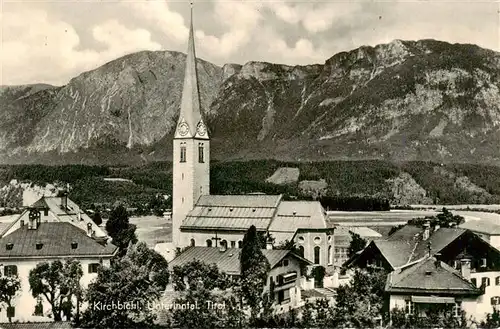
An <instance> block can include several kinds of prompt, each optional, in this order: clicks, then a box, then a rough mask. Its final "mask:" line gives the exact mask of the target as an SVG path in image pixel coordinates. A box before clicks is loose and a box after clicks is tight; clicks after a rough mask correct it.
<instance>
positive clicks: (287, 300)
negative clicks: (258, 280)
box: [281, 289, 290, 304]
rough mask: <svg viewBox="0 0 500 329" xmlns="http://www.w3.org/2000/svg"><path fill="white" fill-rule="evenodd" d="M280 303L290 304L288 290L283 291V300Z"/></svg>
mask: <svg viewBox="0 0 500 329" xmlns="http://www.w3.org/2000/svg"><path fill="white" fill-rule="evenodd" d="M281 302H282V303H283V304H285V303H289V302H290V289H286V290H284V291H283V300H282V301H281Z"/></svg>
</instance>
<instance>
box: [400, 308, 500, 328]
mask: <svg viewBox="0 0 500 329" xmlns="http://www.w3.org/2000/svg"><path fill="white" fill-rule="evenodd" d="M491 324H494V323H491ZM467 325H468V323H467V318H466V316H465V312H463V311H461V312H460V314H459V316H458V317H456V316H454V314H453V312H452V306H451V305H446V304H444V305H441V306H437V305H436V307H433V308H431V309H428V310H427V311H426V316H418V315H415V314H412V315H408V314H406V313H405V311H404V310H401V309H398V308H396V309H393V310H391V326H390V328H394V329H396V328H408V329H409V328H415V329H417V328H449V329H455V328H467ZM497 327H498V326H493V327H488V326H487V325H486V326H483V325H482V326H481V328H497Z"/></svg>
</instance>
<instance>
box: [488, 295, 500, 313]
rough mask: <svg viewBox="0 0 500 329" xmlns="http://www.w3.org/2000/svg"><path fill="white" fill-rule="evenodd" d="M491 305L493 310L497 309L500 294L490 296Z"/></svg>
mask: <svg viewBox="0 0 500 329" xmlns="http://www.w3.org/2000/svg"><path fill="white" fill-rule="evenodd" d="M490 302H491V306H493V309H494V310H498V309H499V306H500V296H493V297H491V300H490Z"/></svg>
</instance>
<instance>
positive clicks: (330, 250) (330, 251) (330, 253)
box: [328, 246, 333, 264]
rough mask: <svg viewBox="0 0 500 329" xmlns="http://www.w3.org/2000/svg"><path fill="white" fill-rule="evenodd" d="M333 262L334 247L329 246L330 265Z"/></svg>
mask: <svg viewBox="0 0 500 329" xmlns="http://www.w3.org/2000/svg"><path fill="white" fill-rule="evenodd" d="M332 262H333V259H332V246H328V264H331V263H332Z"/></svg>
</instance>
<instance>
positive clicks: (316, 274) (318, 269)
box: [311, 266, 326, 288]
mask: <svg viewBox="0 0 500 329" xmlns="http://www.w3.org/2000/svg"><path fill="white" fill-rule="evenodd" d="M311 274H312V276H313V278H314V284H315V286H316V287H317V288H323V279H324V278H325V274H326V269H325V268H324V267H323V266H314V267H313V269H312V273H311Z"/></svg>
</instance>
